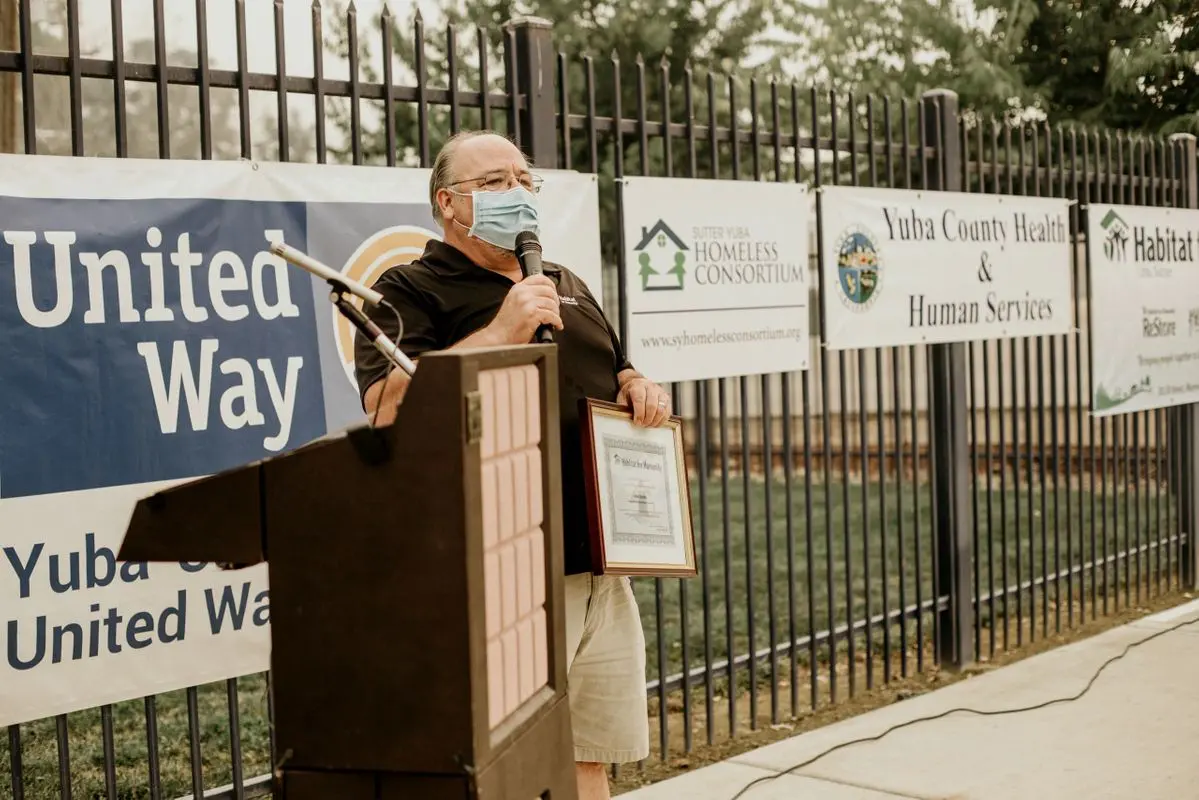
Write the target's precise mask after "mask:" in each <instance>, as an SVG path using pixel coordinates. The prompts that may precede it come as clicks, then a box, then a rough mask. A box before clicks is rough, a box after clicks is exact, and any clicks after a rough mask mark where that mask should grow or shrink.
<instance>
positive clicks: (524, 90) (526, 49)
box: [508, 17, 558, 169]
mask: <svg viewBox="0 0 1199 800" xmlns="http://www.w3.org/2000/svg"><path fill="white" fill-rule="evenodd" d="M508 24H509V25H510V26H511V27H512V30H513V33H514V34H515V37H514V38H515V39H516V94H517V96H518V97H519V98H520V100H521V107H520V113H519V115H518V120H519V121H518V124H519V130H520V146H521V149H522V150H523V151H524V153H525V155H526V156H528V158H529V159H530V160H531V161H532V162H533V163H534V164H536V165H537V166H540V167H542V168H544V169H555V168H557V166H558V133H557V107H556V105H555V103H556V102H557V100H556V96H555V93H554V85H555V83H556V81H555V77H556V74H557V72H556V69H555V60H554V36H553V32H554V26H553V24H552V23H551V22H550V21H549V20H545V19H541V18H540V17H516V18H514V19H513V20H512V21H511V22H509V23H508Z"/></svg>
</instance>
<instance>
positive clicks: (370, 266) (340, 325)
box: [329, 225, 441, 389]
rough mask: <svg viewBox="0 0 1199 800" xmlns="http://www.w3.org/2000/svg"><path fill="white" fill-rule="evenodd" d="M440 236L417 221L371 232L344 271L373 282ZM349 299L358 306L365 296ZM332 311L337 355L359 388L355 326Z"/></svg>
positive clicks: (342, 270) (420, 251) (334, 309)
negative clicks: (355, 365) (355, 375)
mask: <svg viewBox="0 0 1199 800" xmlns="http://www.w3.org/2000/svg"><path fill="white" fill-rule="evenodd" d="M440 238H441V237H440V236H438V235H437V234H436V233H434V232H433V231H430V230H426V229H425V228H422V227H420V226H417V225H397V226H395V227H392V228H384V229H383V230H381V231H376V232H375V233H373V234H371V236H370V237H369V238H367V240H366V241H364V242H363V243H362V244H360V245H359V246H358V249H357V250H355V251H354V253H353V254H352V255H351V256H350V257H349V258H348V259H346V263H345V265H344V266H343V267H342V268H341V273H342V274H343V275H345V276H346V277H347V278H353V279H354V280H356V281H358V282H359V283H361V284H362V285H364V286H371V285H373V284H374V283H375V281H377V280H379V277H380V276H381V275H382V274H383V273H384V272H386V271H387V270H389V269H391V268H392V267H395V266H400V265H403V264H410V263H412V262H413V261H415V260H416V259H418V258H420V256H421V254H422V253H424V251H425V245H426V244H428V242H429V240H430V239H440ZM348 299H349V301H350V302H351V303H354V304H355V305H357V306H358V307H359V308H361V307H362V300H360V299H358V298H357V297H350V298H348ZM329 313H331V314H332V315H333V331H334V335H335V337H336V339H337V355H338V357H339V358H340V359H341V366H342V368H343V369H344V370H345V371H346V375H347V376H348V377H349V379H350V384H351V385H352V386H354V387H355V389H357V387H358V382H357V380H356V379H355V378H354V326H353V325H351V324H350V322H349V320H347V319H346V318H345V317H343V316H342V315H341V312H340V311H338V310H337V308H336V307H332V308H330V312H329Z"/></svg>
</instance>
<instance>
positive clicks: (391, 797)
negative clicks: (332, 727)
mask: <svg viewBox="0 0 1199 800" xmlns="http://www.w3.org/2000/svg"><path fill="white" fill-rule="evenodd" d="M563 750H567V751H568V752H572V753H573V750H574V745H573V743H572V741H571V728H570V711H569V707H568V705H567V701H566V698H565V697H563V698H561V699H560V700H558V701H557V702H555V703H554V707H553V708H552V710H550V711H548V712H547V713H546V715H545V716H544V717H542V718H541V719H540V720H538V722H537V723H536V724H535V725H534V726H533V727H532V728H530V729H529V730H528V731H526V732H525V733H523V734H522V735H521V736H520V737H519V738H518V739H517V740H516V741H514V742H513V743H512V744H511V745H510V746H509V747H508V748H507V749H506V750H505V751H504V752H503V754H501V755H499V756H497V757H496V759H495V760H494V761H492V762H491V763H490V764H488V765H487V766H486V767H485V768H484V769H483V770H481V771H480V772H479V773H478V774H476V775H474V776H473V777H472V776H470V775H430V774H428V773H424V774H415V773H403V772H367V771H353V772H340V771H324V770H322V771H316V770H305V769H292V768H289V767H287V766H284V767H283V768H282V770H280V772H279V773H278V774H277V776H276V779H275V797H276V798H279V800H334V798H336V800H576V799H577V797H578V786H577V784H576V777H575V766H574V761H573V760H565V759H562V758H555V757H553V754H554V753H555V752H558V753H560V752H562V751H563ZM547 756H548V757H547Z"/></svg>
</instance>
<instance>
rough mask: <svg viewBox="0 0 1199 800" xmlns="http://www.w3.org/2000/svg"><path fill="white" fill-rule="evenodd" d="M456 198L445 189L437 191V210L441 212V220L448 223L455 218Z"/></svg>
mask: <svg viewBox="0 0 1199 800" xmlns="http://www.w3.org/2000/svg"><path fill="white" fill-rule="evenodd" d="M453 202H454V196H453V195H452V194H450V193H449V192H448V191H446V190H445V189H438V190H437V208H438V210H439V211H441V219H442V221H443V222H446V223H448V222H449V221H450V220H451V219H453V217H454V206H453Z"/></svg>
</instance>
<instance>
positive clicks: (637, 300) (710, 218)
mask: <svg viewBox="0 0 1199 800" xmlns="http://www.w3.org/2000/svg"><path fill="white" fill-rule="evenodd" d="M624 183H625V185H624V195H623V199H624V219H623V223H622V224H623V225H624V246H625V254H624V256H625V264H626V265H627V271H626V275H625V280H626V282H627V286H626V296H627V298H628V335H627V341H626V342H625V349H626V351H627V352H628V355H629V358H630V359H631V360H632V362H633V364H634V365H635V366H636V367H637V369H639V370H640V371H641V372H643V373H645V374H646V375H649V376H650V377H652V378H653V379H654V380H656V381H661V382H669V381H684V380H700V379H705V378H721V377H727V376H733V375H752V374H758V373H766V372H781V371H790V370H803V369H807V368H808V362H809V350H810V342H809V339H808V329H809V325H808V315H809V309H808V304H809V299H808V294H809V281H808V218H809V214H808V208H809V201H808V195H807V190H806V189H805V187H804V186H801V185H798V184H793V183H758V182H752V181H717V180H694V179H676V178H626V179H624Z"/></svg>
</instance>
